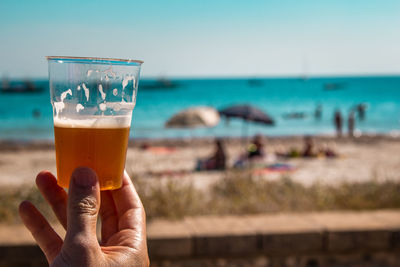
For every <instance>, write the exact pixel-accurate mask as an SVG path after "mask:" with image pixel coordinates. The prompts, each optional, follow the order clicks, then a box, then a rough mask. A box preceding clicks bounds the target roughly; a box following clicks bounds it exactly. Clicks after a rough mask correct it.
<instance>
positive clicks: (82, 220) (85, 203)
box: [65, 167, 100, 243]
mask: <svg viewBox="0 0 400 267" xmlns="http://www.w3.org/2000/svg"><path fill="white" fill-rule="evenodd" d="M99 207H100V189H99V182H98V178H97V175H96V173H95V172H94V171H93V170H92V169H90V168H86V167H79V168H77V169H75V171H74V172H73V173H72V175H71V181H70V185H69V191H68V207H67V234H66V237H65V242H66V243H68V242H70V241H72V242H73V243H75V242H76V241H78V240H80V241H83V240H84V241H85V242H91V241H95V242H96V243H97V237H96V222H97V215H98V212H99ZM78 242H79V241H78Z"/></svg>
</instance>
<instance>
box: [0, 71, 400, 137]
mask: <svg viewBox="0 0 400 267" xmlns="http://www.w3.org/2000/svg"><path fill="white" fill-rule="evenodd" d="M171 82H172V83H173V84H175V85H177V86H176V87H175V88H156V86H154V84H156V82H155V81H154V80H146V79H143V80H141V82H140V84H139V91H138V96H137V104H136V107H135V110H134V113H133V122H132V129H131V136H133V137H138V138H174V137H198V136H241V135H242V134H243V126H244V125H243V122H242V121H241V120H240V119H238V120H236V119H235V120H230V122H229V123H227V122H226V121H224V120H222V121H221V123H220V124H219V125H218V126H216V127H214V128H210V129H207V128H206V129H195V130H175V129H165V128H164V123H165V121H166V120H167V119H168V118H169V117H171V116H172V115H173V114H174V113H176V112H178V111H180V110H182V109H185V108H188V107H191V106H199V105H206V106H212V107H215V108H217V109H221V108H224V107H228V106H230V105H233V104H246V103H247V104H251V105H254V106H256V107H258V108H260V109H261V110H263V111H265V112H266V113H268V114H269V115H270V116H271V117H273V118H274V119H275V121H276V125H275V126H272V127H271V126H263V125H259V124H255V123H249V124H248V125H247V134H248V135H253V134H256V133H261V134H265V135H271V136H276V135H304V134H312V135H313V134H333V133H334V127H333V112H334V111H335V110H336V109H340V111H341V113H342V115H343V118H344V121H345V122H346V121H347V116H348V114H349V111H350V110H351V109H352V108H353V107H354V106H355V105H357V104H359V103H366V104H367V105H368V109H367V111H366V118H365V120H364V121H359V120H357V121H356V129H357V130H359V131H361V132H363V133H369V134H374V133H392V134H393V133H400V77H329V78H310V79H306V80H305V79H301V78H265V79H250V80H249V79H244V78H243V79H177V80H171ZM34 83H35V84H36V85H37V86H43V87H45V89H44V90H43V91H42V92H40V93H12V94H10V93H8V94H6V93H1V92H0V139H13V140H47V139H52V138H53V125H52V113H51V112H52V108H51V105H50V97H49V90H48V81H47V80H36V81H34ZM146 85H147V86H146ZM318 104H320V105H321V106H322V118H321V119H320V120H316V119H315V118H314V111H315V109H316V107H317V105H318ZM293 112H297V113H298V114H301V116H302V117H303V118H298V119H288V118H286V116H285V114H286V115H287V114H288V113H293ZM345 128H346V127H345Z"/></svg>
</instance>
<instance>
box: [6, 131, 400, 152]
mask: <svg viewBox="0 0 400 267" xmlns="http://www.w3.org/2000/svg"><path fill="white" fill-rule="evenodd" d="M304 136H305V135H284V136H268V135H263V137H264V138H265V139H266V140H267V142H268V143H271V144H274V143H280V142H283V141H296V142H298V141H302V140H303V138H304ZM307 136H311V137H312V138H313V139H314V140H315V141H316V142H333V141H334V142H335V143H349V142H350V143H371V142H376V141H400V136H399V135H392V134H390V133H388V134H363V135H362V136H360V137H353V138H351V137H347V136H344V137H341V138H337V137H336V136H333V135H307ZM252 137H253V136H248V137H231V136H227V137H223V136H222V137H219V136H218V137H191V138H184V137H172V138H130V139H129V143H128V147H130V148H140V147H141V146H143V145H145V144H146V145H150V146H165V147H174V146H178V147H187V146H201V145H209V144H212V143H213V142H214V140H215V138H220V139H222V140H223V141H224V143H226V145H229V144H237V143H243V144H245V143H248V142H250V140H251V139H252ZM53 149H54V140H13V139H0V151H26V150H27V151H30V150H53Z"/></svg>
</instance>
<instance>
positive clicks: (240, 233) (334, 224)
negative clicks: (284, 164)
mask: <svg viewBox="0 0 400 267" xmlns="http://www.w3.org/2000/svg"><path fill="white" fill-rule="evenodd" d="M0 229H1V230H0V266H41V265H42V264H43V262H45V258H44V256H43V254H42V253H41V252H40V249H39V248H38V247H37V246H36V245H35V243H34V241H33V239H32V237H31V236H30V234H29V233H28V232H27V230H26V229H25V228H24V227H23V226H6V225H3V226H0ZM147 232H148V247H149V253H150V258H151V260H152V261H153V262H162V261H164V260H167V261H169V260H172V261H174V260H178V261H182V260H183V261H184V260H189V259H197V260H199V259H212V258H214V259H216V258H249V257H254V258H256V257H259V256H263V257H268V258H271V259H283V258H288V257H306V258H307V257H311V256H312V257H314V258H315V257H316V258H317V259H320V258H321V257H322V258H323V257H327V258H329V257H333V255H335V257H338V256H337V255H345V256H344V257H347V256H346V255H350V254H351V255H369V254H371V253H375V254H376V255H379V253H383V254H384V255H387V253H389V254H390V255H392V254H393V255H396V254H398V253H399V252H400V210H399V211H397V210H385V211H371V212H323V213H299V214H274V215H251V216H250V215H246V216H207V217H191V218H185V219H183V220H180V221H168V220H154V221H152V222H150V223H149V224H148V226H147ZM377 253H378V254H377ZM385 253H386V254H385ZM21 255H23V257H21ZM22 258H24V259H25V261H26V260H27V259H29V260H31V261H30V263H32V264H31V265H26V264H25V265H24V264H23V263H22ZM10 262H11V263H12V264H10Z"/></svg>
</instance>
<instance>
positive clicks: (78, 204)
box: [73, 196, 98, 215]
mask: <svg viewBox="0 0 400 267" xmlns="http://www.w3.org/2000/svg"><path fill="white" fill-rule="evenodd" d="M97 206H98V205H97V201H96V199H95V198H94V197H93V196H87V197H84V198H81V199H78V200H77V201H74V204H73V209H74V211H75V212H76V213H78V214H87V215H97Z"/></svg>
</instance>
